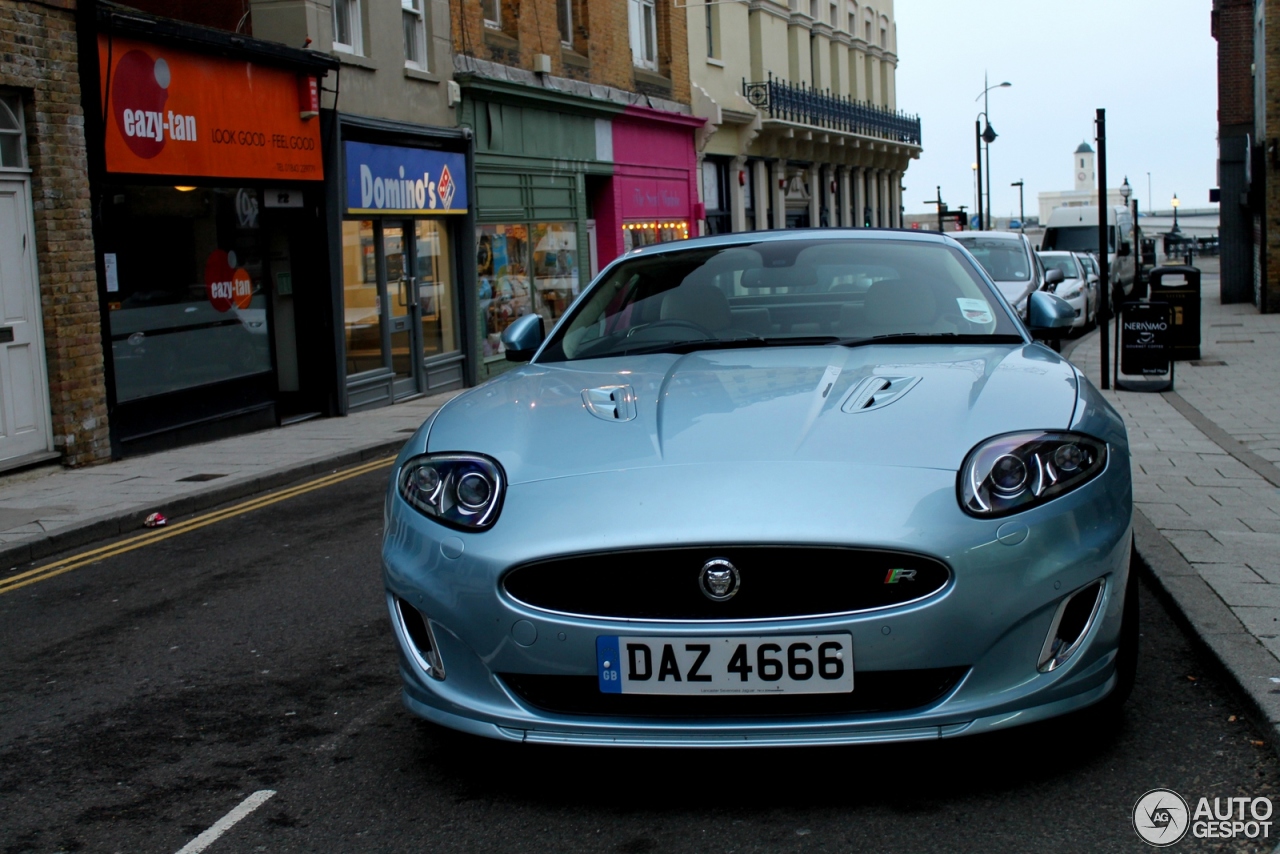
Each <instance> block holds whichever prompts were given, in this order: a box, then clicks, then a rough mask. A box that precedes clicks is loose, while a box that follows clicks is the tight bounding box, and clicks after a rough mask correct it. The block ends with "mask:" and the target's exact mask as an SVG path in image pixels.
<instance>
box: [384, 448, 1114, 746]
mask: <svg viewBox="0 0 1280 854" xmlns="http://www.w3.org/2000/svg"><path fill="white" fill-rule="evenodd" d="M810 466H811V468H812V470H810V471H804V469H806V467H810ZM773 467H776V468H778V469H779V470H781V469H785V470H786V472H787V477H788V478H789V479H792V480H794V481H795V482H803V483H805V484H807V485H808V486H809V488H810V492H809V495H808V496H807V498H808V500H806V502H805V509H804V512H788V511H787V510H786V508H780V507H778V506H777V505H776V504H770V503H769V502H759V501H744V500H743V499H742V496H750V495H752V494H753V487H755V486H756V485H757V484H758V483H759V482H761V479H762V478H763V479H764V481H765V482H769V475H770V474H771V472H770V469H771V468H773ZM685 468H686V469H687V471H684V472H681V473H679V474H680V476H679V477H678V478H676V477H673V476H672V475H673V472H671V471H670V469H662V468H656V469H636V470H630V471H622V472H609V473H600V474H593V475H586V476H581V477H573V478H563V479H558V480H551V481H540V482H535V483H525V484H518V485H515V486H513V487H511V489H510V491H509V492H508V495H507V498H506V503H505V505H504V508H503V515H502V518H501V519H500V520H499V523H498V524H497V525H496V526H495V527H494V528H493V529H491V530H490V531H487V532H485V533H483V534H466V533H459V532H457V531H453V530H450V529H446V528H443V527H441V526H439V525H437V524H435V523H433V522H431V521H430V520H428V519H426V518H424V517H423V516H422V515H421V514H419V513H417V512H416V511H414V510H412V509H411V508H409V507H408V506H407V505H405V504H404V503H403V502H402V501H401V500H400V499H399V497H398V496H396V495H394V494H392V495H391V496H390V497H389V499H388V510H387V531H386V537H385V539H384V547H383V564H384V571H385V581H386V587H387V591H388V603H389V604H391V606H392V614H393V625H395V626H396V637H397V641H398V644H399V647H400V669H401V676H402V679H403V683H404V701H405V704H406V706H407V707H408V708H409V709H410V710H412V711H413V712H414V713H416V714H418V715H420V716H421V717H424V718H427V719H428V720H432V721H435V722H437V723H439V724H442V725H444V726H448V727H451V728H454V729H458V730H463V731H466V732H470V733H473V734H477V735H484V736H488V737H492V738H499V739H505V740H514V741H535V742H557V743H572V744H600V745H608V744H614V745H655V746H659V745H667V746H732V745H762V746H763V745H801V744H834V743H857V742H883V741H900V740H920V739H934V738H943V737H949V736H956V735H961V734H971V733H976V732H983V731H987V730H993V729H1000V728H1005V727H1008V726H1014V725H1018V724H1023V723H1030V722H1032V721H1035V720H1041V719H1044V718H1048V717H1053V716H1055V715H1059V714H1064V713H1066V712H1069V711H1071V710H1073V709H1077V708H1081V707H1084V706H1087V705H1089V704H1091V703H1094V702H1097V701H1098V700H1100V699H1102V698H1103V697H1104V696H1106V694H1107V693H1108V692H1109V691H1110V690H1111V687H1112V685H1113V683H1114V671H1115V649H1116V646H1117V643H1118V639H1119V633H1120V624H1121V618H1122V609H1123V599H1124V595H1123V594H1124V589H1125V585H1126V583H1127V579H1128V572H1129V550H1130V536H1131V529H1130V516H1131V506H1132V504H1131V501H1132V496H1131V487H1130V482H1129V474H1128V468H1129V461H1128V458H1127V456H1126V455H1123V454H1115V453H1113V455H1112V458H1111V460H1110V462H1109V465H1108V468H1107V470H1105V471H1104V472H1103V473H1102V474H1101V475H1099V477H1097V478H1096V479H1094V480H1093V481H1091V482H1090V483H1089V484H1086V485H1085V486H1084V487H1082V488H1080V489H1078V490H1076V491H1075V492H1072V493H1070V494H1068V495H1066V496H1063V497H1061V498H1059V499H1057V500H1055V501H1052V502H1049V503H1048V504H1045V505H1042V506H1040V507H1037V508H1034V509H1032V510H1030V511H1027V512H1024V513H1021V514H1018V515H1016V516H1013V517H1008V518H1005V519H997V520H979V519H973V518H971V517H968V516H966V515H965V514H964V513H962V512H961V511H960V509H959V507H958V506H957V503H956V498H955V474H954V472H946V471H940V470H930V469H903V468H893V467H887V466H885V467H875V466H841V465H822V466H819V465H817V464H795V463H787V464H785V465H783V464H764V465H760V466H754V467H752V469H751V471H750V473H749V474H748V473H744V472H743V471H742V468H743V467H735V466H726V465H718V464H716V465H704V466H688V467H685ZM797 470H800V471H797ZM780 473H781V472H780V471H779V472H778V474H780ZM673 481H679V482H680V483H681V484H684V487H685V488H683V489H682V490H674V491H673V490H672V489H671V485H672V482H673ZM394 482H395V478H394V477H393V478H392V483H394ZM890 485H892V488H890ZM710 493H714V495H716V496H725V497H724V498H717V499H709V498H708V497H707V496H708V494H710ZM907 496H910V497H907ZM694 543H706V544H725V543H738V544H751V543H803V544H815V545H816V544H822V545H856V546H863V547H871V548H883V549H897V550H902V551H909V552H916V553H920V554H925V555H929V556H932V557H935V558H937V559H939V560H942V561H944V562H945V563H947V564H948V565H949V566H950V568H951V570H952V580H951V582H950V583H949V584H948V585H947V586H946V587H944V588H943V589H942V590H941V591H940V592H939V593H937V594H935V595H934V596H932V597H930V598H928V599H926V600H924V601H921V602H916V603H913V604H908V605H904V606H901V607H892V608H888V609H884V610H879V611H874V612H867V613H858V614H850V615H842V616H830V617H823V618H817V619H815V618H795V619H785V620H760V621H751V622H747V623H731V624H726V623H689V622H645V623H643V624H641V625H637V623H635V622H632V621H626V620H617V619H613V620H610V619H596V618H590V617H582V616H565V615H558V614H552V613H547V612H544V611H540V610H537V609H534V608H531V607H528V606H526V605H523V604H521V603H519V602H516V601H514V600H513V599H511V598H510V597H508V596H507V595H506V594H505V593H504V592H503V591H502V589H501V583H500V579H501V576H502V574H503V573H504V572H505V571H506V570H507V569H508V568H510V567H512V566H515V565H517V564H520V563H523V562H526V561H529V560H532V559H534V558H540V557H545V556H549V555H556V554H581V553H593V552H605V551H614V550H618V549H624V548H643V547H651V546H655V545H672V544H679V545H688V544H694ZM1099 578H1102V579H1104V580H1105V581H1106V584H1105V588H1104V591H1103V594H1102V595H1103V601H1102V602H1101V605H1100V608H1099V612H1098V617H1097V619H1096V620H1095V621H1094V622H1093V623H1092V624H1091V625H1090V627H1089V629H1088V631H1087V633H1086V635H1085V637H1084V640H1083V641H1082V642H1081V644H1080V646H1079V648H1078V650H1077V651H1076V653H1075V654H1074V655H1073V656H1072V657H1071V658H1070V659H1069V660H1068V661H1067V662H1066V663H1065V664H1064V665H1063V666H1061V667H1059V668H1057V669H1056V670H1053V671H1052V672H1049V673H1041V672H1039V671H1038V670H1037V667H1036V665H1037V658H1038V655H1039V653H1040V651H1041V649H1042V646H1043V644H1044V641H1045V637H1046V633H1047V632H1048V631H1049V628H1050V623H1051V622H1052V619H1053V614H1054V612H1055V610H1056V609H1057V607H1058V605H1059V603H1060V602H1061V601H1062V599H1063V598H1064V597H1065V596H1067V595H1069V594H1070V593H1071V592H1073V591H1075V590H1077V589H1079V588H1081V587H1083V586H1085V585H1086V584H1088V583H1089V582H1091V581H1094V580H1096V579H1099ZM637 583H643V580H642V579H637ZM744 583H749V579H746V580H744ZM797 583H803V578H802V577H798V579H797ZM395 597H400V598H402V599H403V600H405V601H406V602H408V603H409V604H411V605H412V606H413V607H414V608H416V609H418V611H420V612H421V613H422V614H423V615H426V616H427V617H428V618H429V619H430V620H431V621H432V628H433V629H434V634H435V640H436V643H437V645H438V653H439V655H440V657H441V658H442V660H443V663H444V666H445V670H446V672H447V678H445V679H443V680H440V679H436V678H433V677H432V676H430V675H428V673H427V672H426V671H425V670H424V668H423V667H422V666H420V662H419V659H418V658H417V657H415V656H414V655H412V654H411V651H410V650H411V647H410V646H409V644H410V643H411V641H410V639H409V638H408V637H407V636H406V635H405V633H404V632H403V631H402V629H401V627H400V624H399V622H398V620H396V619H395V616H394V615H395V609H394V600H395ZM827 632H833V633H834V632H848V633H850V634H851V635H852V636H853V649H854V669H855V688H854V690H855V692H856V691H857V690H858V688H857V678H856V674H857V673H859V672H878V671H901V670H914V669H924V668H957V667H962V668H965V674H964V676H963V677H962V678H961V679H960V680H959V682H958V683H957V684H956V685H955V687H954V688H952V689H951V690H949V691H948V692H947V693H946V694H945V695H944V696H942V697H941V698H940V699H938V700H936V701H934V702H931V703H929V704H927V705H926V706H924V707H920V708H912V709H908V710H905V711H894V712H883V713H866V714H845V715H825V716H824V715H796V716H794V717H784V716H777V717H749V718H743V717H736V718H734V717H727V716H723V715H722V716H717V714H716V711H715V705H714V704H715V702H716V699H717V698H707V701H706V711H705V713H704V714H699V715H697V716H696V717H686V718H672V717H660V718H659V717H643V716H631V717H624V716H615V717H608V716H600V715H585V714H580V715H571V714H559V713H554V712H549V711H547V710H545V709H543V708H538V707H535V706H533V705H532V704H530V703H529V702H526V701H525V700H523V699H521V697H520V696H519V695H518V694H517V693H516V692H515V691H514V690H512V688H511V687H510V686H509V685H507V684H506V683H505V682H504V681H503V679H502V678H501V677H500V676H499V674H502V673H508V674H510V673H515V674H545V675H560V676H578V677H583V676H593V675H594V674H595V673H596V659H595V639H596V637H597V636H598V635H619V634H621V635H625V634H644V635H647V636H664V635H665V636H673V637H674V636H682V637H684V636H689V635H707V636H725V635H753V636H759V635H782V634H818V633H827Z"/></svg>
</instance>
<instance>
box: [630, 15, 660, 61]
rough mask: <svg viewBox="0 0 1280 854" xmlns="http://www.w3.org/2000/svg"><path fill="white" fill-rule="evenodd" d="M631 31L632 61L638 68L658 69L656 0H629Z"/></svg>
mask: <svg viewBox="0 0 1280 854" xmlns="http://www.w3.org/2000/svg"><path fill="white" fill-rule="evenodd" d="M627 17H628V25H629V30H630V33H631V62H632V64H634V65H635V66H636V67H637V68H645V69H648V70H650V71H657V70H658V10H657V7H656V4H655V2H654V0H627Z"/></svg>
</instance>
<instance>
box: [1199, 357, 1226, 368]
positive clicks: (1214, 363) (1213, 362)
mask: <svg viewBox="0 0 1280 854" xmlns="http://www.w3.org/2000/svg"><path fill="white" fill-rule="evenodd" d="M1191 365H1192V366H1193V367H1196V368H1224V367H1226V365H1227V363H1226V362H1224V361H1222V360H1221V359H1193V360H1192V361H1191Z"/></svg>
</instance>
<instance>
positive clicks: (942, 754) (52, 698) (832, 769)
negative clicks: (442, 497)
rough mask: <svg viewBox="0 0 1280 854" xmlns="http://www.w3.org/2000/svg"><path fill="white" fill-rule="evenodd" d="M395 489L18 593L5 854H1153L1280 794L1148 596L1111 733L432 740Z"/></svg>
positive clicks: (7, 692) (1255, 744)
mask: <svg viewBox="0 0 1280 854" xmlns="http://www.w3.org/2000/svg"><path fill="white" fill-rule="evenodd" d="M384 478H385V473H384V472H382V471H379V472H374V473H371V474H367V475H363V476H360V477H357V478H354V479H351V480H348V481H345V482H343V483H339V484H337V485H334V486H330V487H327V488H324V489H319V490H316V491H313V492H310V493H307V494H304V495H300V496H298V497H295V498H291V499H289V500H287V501H282V502H280V503H277V504H274V505H272V506H270V507H267V508H264V509H261V510H256V511H252V512H247V513H244V514H242V515H236V516H232V517H230V518H227V519H226V520H224V521H221V522H217V523H216V524H211V525H207V526H205V527H202V528H199V529H198V530H193V531H191V532H189V533H185V534H181V535H177V536H173V537H171V538H169V539H166V540H163V541H161V542H157V543H154V544H152V545H148V546H146V547H143V548H139V549H137V550H134V551H131V552H129V553H127V554H123V555H120V556H117V557H110V558H107V559H105V560H103V561H101V562H98V563H94V564H91V565H88V566H83V567H81V568H78V569H75V570H73V571H69V572H66V573H65V574H62V575H59V576H57V577H55V578H50V579H48V580H45V581H40V582H38V583H34V584H31V585H29V586H26V587H22V588H19V589H16V590H10V592H0V649H2V650H3V656H2V657H0V851H3V852H25V851H40V852H46V851H95V852H97V851H103V852H115V851H119V852H176V851H178V850H179V849H181V848H182V847H183V846H184V845H187V844H188V843H189V842H191V840H192V839H193V838H195V837H196V836H197V835H198V834H201V833H202V832H204V831H205V830H206V829H208V828H209V827H210V826H211V825H213V824H215V822H218V821H219V819H221V818H222V817H223V816H225V815H226V814H227V813H228V812H230V811H231V810H232V809H233V808H235V807H236V806H237V805H238V804H240V803H241V802H242V801H243V800H244V799H245V798H246V797H247V796H249V795H251V794H252V793H254V792H257V791H261V790H274V791H275V792H276V793H277V794H276V795H275V796H274V797H272V798H270V799H269V800H268V801H266V803H265V804H263V805H262V806H261V807H260V808H259V809H257V810H256V811H254V812H252V813H250V814H249V815H248V816H247V817H246V818H244V819H243V820H242V821H241V822H240V823H238V824H236V825H235V826H234V827H232V828H231V829H230V830H228V831H227V832H226V833H225V835H223V836H222V837H221V838H219V839H218V840H217V841H215V842H213V843H212V844H211V845H210V846H209V847H208V848H207V849H206V850H207V851H209V852H211V854H221V853H222V852H242V851H270V852H287V851H316V852H331V851H342V852H365V851H370V852H374V851H376V852H381V851H388V852H390V851H406V852H409V851H412V852H420V851H431V852H454V851H458V852H464V851H467V852H470V851H483V852H503V851H520V852H524V851H556V852H561V851H592V852H597V851H598V852H623V854H641V852H649V851H654V852H667V851H676V852H679V851H714V852H721V851H723V852H730V851H734V852H775V851H831V852H837V851H839V852H850V851H863V850H873V851H877V852H895V851H975V852H979V851H980V852H1001V851H1064V852H1065V851H1071V852H1079V851H1088V852H1101V851H1143V850H1148V849H1147V847H1146V846H1145V844H1143V843H1142V842H1141V841H1139V839H1138V838H1137V836H1136V835H1135V834H1134V831H1133V829H1132V828H1131V825H1130V813H1131V810H1132V808H1133V804H1134V802H1135V801H1136V800H1137V799H1138V797H1139V796H1140V795H1142V794H1143V793H1144V792H1146V791H1147V790H1149V789H1152V788H1155V787H1160V786H1165V787H1170V788H1173V789H1174V790H1176V791H1178V792H1180V793H1181V794H1183V795H1184V796H1188V797H1189V798H1195V797H1199V796H1201V795H1204V796H1208V797H1211V798H1212V797H1213V796H1221V797H1226V796H1245V795H1247V796H1260V795H1261V796H1271V795H1275V794H1276V787H1277V783H1278V781H1280V763H1277V760H1276V756H1275V754H1274V753H1273V750H1272V746H1271V745H1267V744H1263V743H1261V741H1260V739H1261V737H1260V736H1259V735H1258V733H1257V731H1256V730H1255V729H1254V728H1253V727H1252V726H1251V725H1250V724H1249V723H1248V722H1247V721H1246V720H1245V719H1244V717H1243V715H1242V714H1241V710H1240V705H1241V704H1240V702H1239V701H1238V699H1237V698H1236V696H1235V695H1234V694H1233V693H1232V690H1231V688H1230V686H1229V683H1228V682H1227V681H1226V678H1225V677H1224V676H1223V674H1221V673H1220V672H1219V671H1218V670H1217V668H1215V667H1214V666H1213V665H1212V664H1211V663H1210V662H1208V661H1207V660H1205V659H1204V658H1203V657H1201V656H1200V655H1199V654H1198V653H1197V652H1196V651H1195V649H1194V647H1193V645H1192V644H1191V643H1190V642H1189V640H1188V639H1187V637H1186V636H1185V635H1184V634H1183V633H1182V631H1181V630H1180V629H1179V628H1178V626H1177V625H1176V624H1175V623H1174V621H1173V620H1172V619H1171V617H1170V616H1169V614H1168V612H1167V611H1166V610H1165V609H1164V607H1163V606H1162V605H1161V603H1160V602H1159V600H1158V599H1157V598H1156V597H1155V596H1153V595H1152V593H1151V592H1150V590H1149V589H1145V588H1144V591H1143V597H1142V609H1143V617H1142V627H1143V645H1142V658H1141V662H1140V667H1139V675H1138V684H1137V689H1136V691H1135V693H1134V697H1133V699H1132V700H1130V702H1129V705H1128V706H1127V707H1126V711H1125V715H1124V718H1123V721H1122V724H1121V726H1120V727H1119V729H1118V731H1116V732H1114V733H1109V732H1107V731H1106V729H1105V728H1103V727H1100V726H1099V725H1098V724H1097V722H1096V721H1094V720H1092V719H1089V718H1072V719H1069V720H1067V721H1064V722H1054V723H1049V724H1045V725H1039V726H1035V727H1032V728H1026V729H1024V730H1022V731H1018V732H1012V733H1007V734H1001V735H999V736H984V737H976V738H970V739H960V740H956V741H951V742H945V743H929V744H914V745H896V746H890V747H883V748H881V747H875V748H866V747H859V748H841V749H830V748H824V749H816V750H814V749H811V750H767V751H696V752H692V751H690V752H657V751H639V750H626V751H618V750H612V751H610V750H596V749H564V748H546V747H539V748H531V747H527V746H522V745H508V744H499V743H494V742H488V741H484V740H480V739H475V738H471V737H466V736H462V735H459V734H455V733H452V732H449V731H446V730H442V729H437V728H435V727H433V726H431V725H429V724H425V723H422V722H419V721H417V720H416V719H414V718H413V717H411V716H410V715H409V714H408V713H407V712H406V711H405V710H404V709H403V708H402V707H401V706H400V704H399V700H398V690H397V676H396V663H395V657H394V651H393V646H392V639H391V635H390V628H389V625H388V622H387V614H386V606H385V600H384V598H383V593H382V589H381V584H380V579H379V574H378V572H379V571H378V557H377V556H378V539H379V533H380V527H381V503H380V502H381V492H382V487H383V483H384ZM25 569H28V567H18V568H16V569H15V570H12V571H10V572H7V573H6V572H0V590H3V589H4V588H3V584H4V582H5V579H6V578H12V576H13V575H14V574H16V573H17V572H21V571H23V570H25ZM1193 804H1194V800H1193ZM1276 818H1277V823H1278V825H1280V813H1277V816H1276ZM1273 830H1275V831H1276V833H1273V838H1272V840H1271V841H1270V842H1269V843H1261V842H1254V843H1246V842H1230V843H1224V842H1221V841H1209V840H1195V839H1192V838H1191V837H1190V836H1188V837H1187V838H1186V839H1184V840H1183V841H1182V842H1181V843H1180V844H1179V845H1178V846H1177V847H1176V848H1174V849H1172V850H1175V851H1182V850H1187V851H1206V850H1226V851H1255V850H1259V851H1270V850H1271V849H1272V848H1274V847H1275V843H1276V839H1275V837H1276V836H1277V835H1280V826H1278V827H1277V828H1273Z"/></svg>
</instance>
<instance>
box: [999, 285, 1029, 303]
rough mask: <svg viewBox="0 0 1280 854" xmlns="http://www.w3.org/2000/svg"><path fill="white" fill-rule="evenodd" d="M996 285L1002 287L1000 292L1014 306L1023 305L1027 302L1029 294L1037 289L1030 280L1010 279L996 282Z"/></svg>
mask: <svg viewBox="0 0 1280 854" xmlns="http://www.w3.org/2000/svg"><path fill="white" fill-rule="evenodd" d="M996 287H997V288H999V289H1000V293H1001V294H1002V295H1003V296H1004V298H1005V300H1006V301H1007V302H1008V303H1009V305H1012V306H1015V307H1016V306H1021V305H1022V304H1023V303H1024V302H1026V299H1027V294H1029V293H1031V291H1032V290H1034V289H1035V285H1034V283H1033V282H1031V281H1030V280H1027V281H1020V282H1019V281H1010V282H1000V281H997V282H996Z"/></svg>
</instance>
